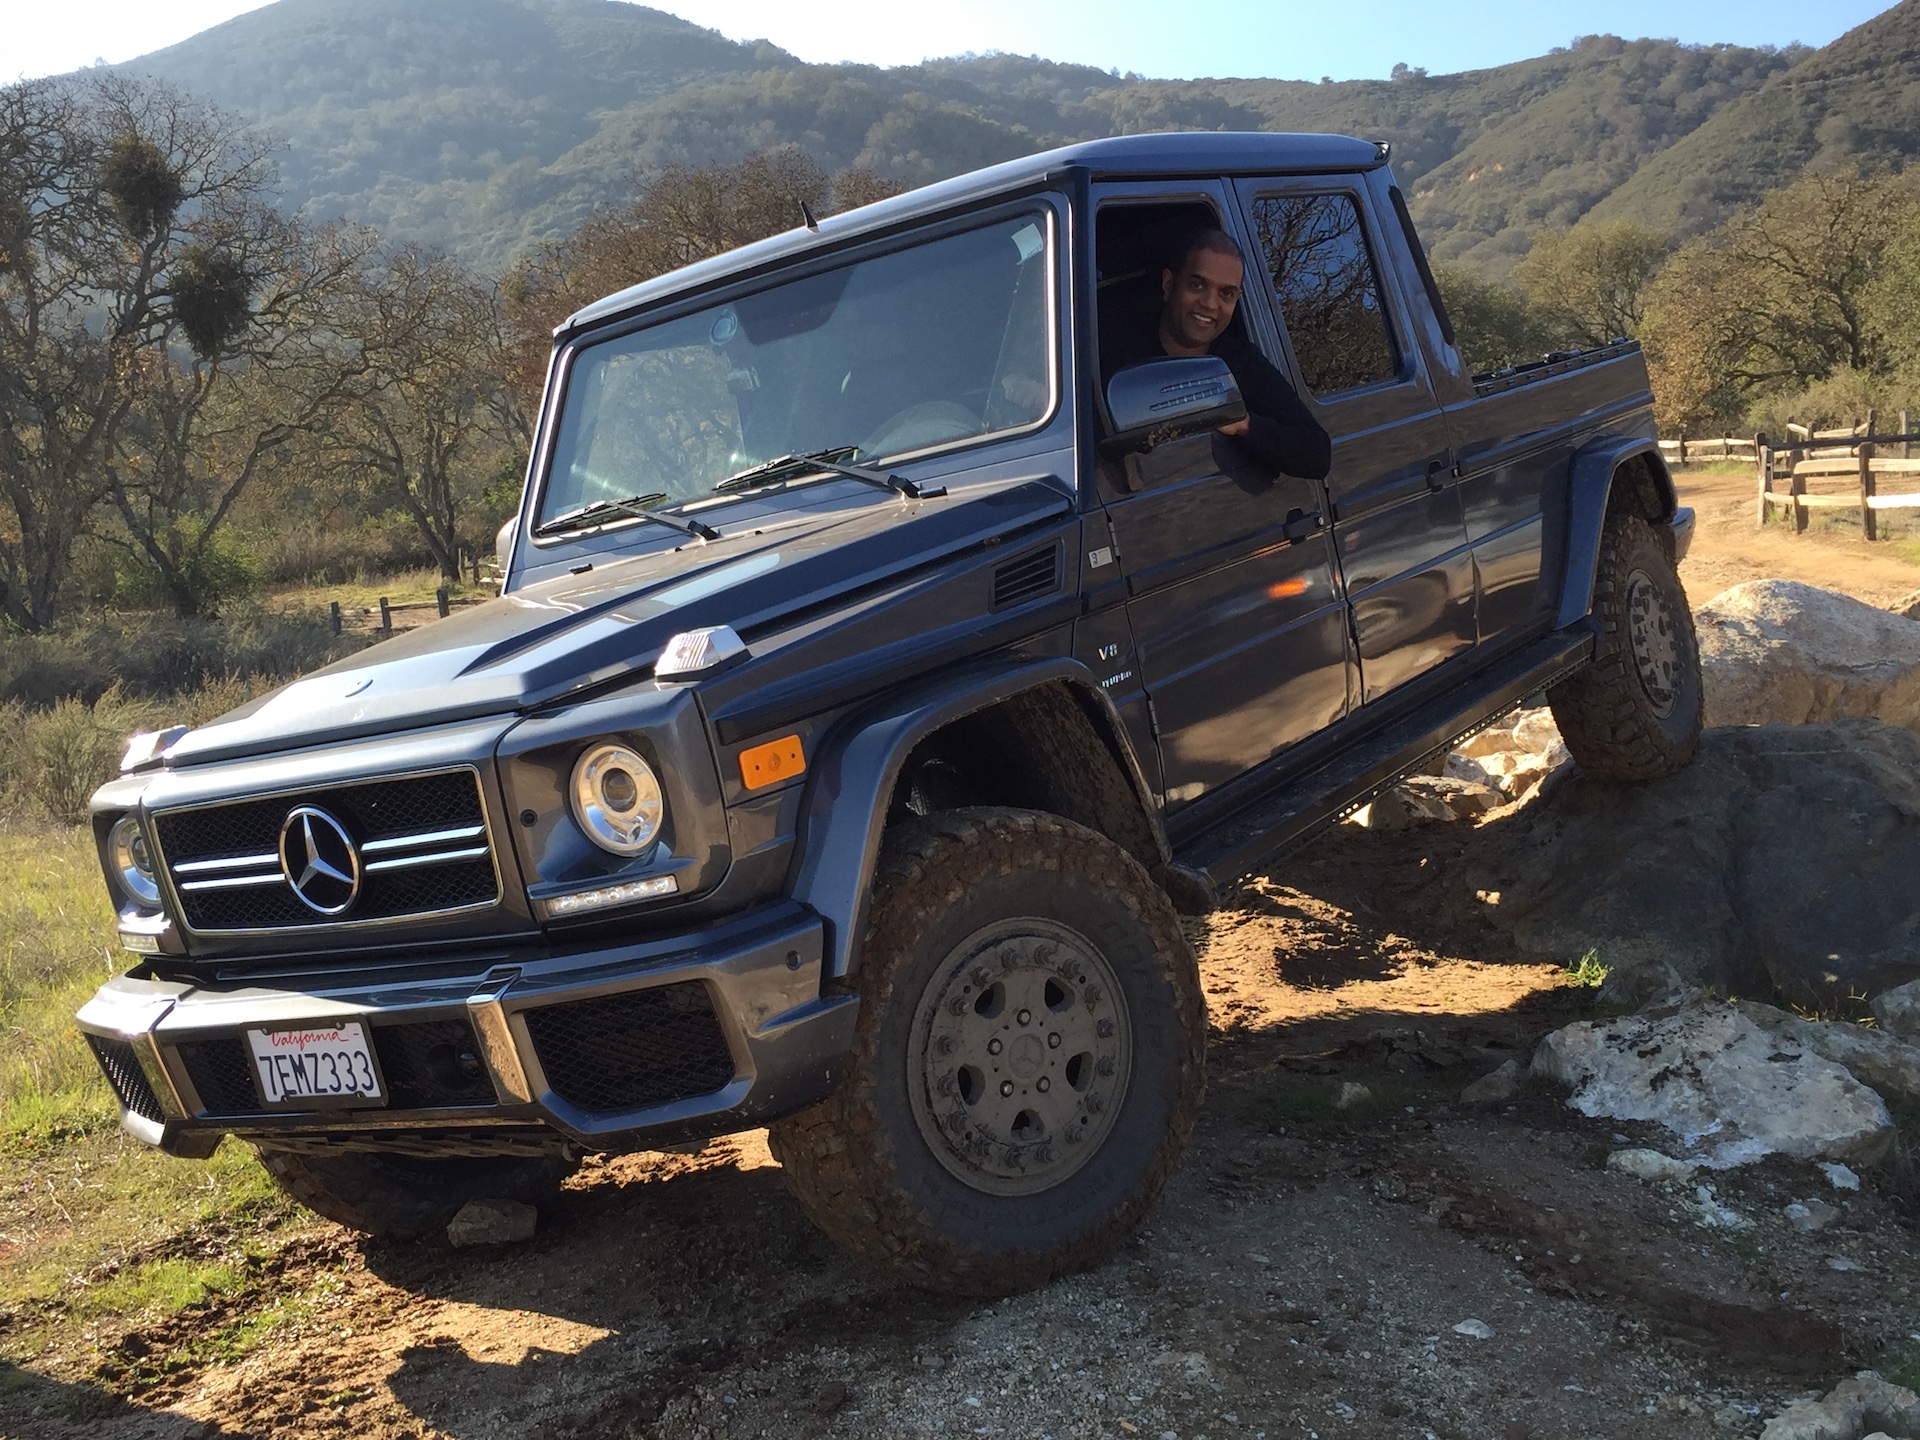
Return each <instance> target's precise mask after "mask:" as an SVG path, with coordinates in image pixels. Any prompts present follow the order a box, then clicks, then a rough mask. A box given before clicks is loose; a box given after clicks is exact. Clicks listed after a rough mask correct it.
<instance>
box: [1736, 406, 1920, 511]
mask: <svg viewBox="0 0 1920 1440" xmlns="http://www.w3.org/2000/svg"><path fill="white" fill-rule="evenodd" d="M1876 418H1877V417H1876V416H1875V414H1874V413H1873V412H1872V411H1869V412H1868V413H1867V418H1866V421H1865V423H1864V424H1859V425H1853V426H1849V427H1847V428H1845V429H1838V430H1811V429H1809V428H1808V427H1806V426H1803V425H1789V426H1788V430H1789V433H1790V434H1791V435H1792V436H1793V437H1794V438H1793V439H1792V440H1791V441H1790V443H1788V444H1785V445H1769V444H1767V443H1766V436H1764V435H1761V436H1756V437H1755V440H1756V444H1755V450H1756V452H1757V459H1756V466H1757V470H1758V474H1759V486H1760V490H1759V497H1758V507H1757V513H1756V516H1755V520H1754V523H1755V524H1756V525H1765V524H1766V523H1767V520H1768V518H1769V517H1770V516H1771V515H1772V513H1773V512H1774V511H1775V510H1776V509H1778V510H1784V511H1786V512H1787V513H1788V514H1789V515H1790V516H1791V517H1792V519H1793V528H1794V529H1795V530H1796V531H1802V530H1805V529H1806V528H1807V514H1808V512H1809V511H1812V510H1854V509H1857V510H1858V511H1859V512H1860V528H1861V530H1862V531H1863V532H1864V533H1865V535H1866V538H1867V539H1869V540H1877V539H1879V538H1880V527H1879V519H1878V516H1879V513H1880V512H1881V511H1882V510H1916V509H1920V457H1916V456H1915V455H1914V445H1915V443H1916V442H1920V434H1915V433H1913V432H1912V431H1911V430H1910V429H1909V426H1908V419H1907V412H1906V411H1904V410H1902V411H1901V412H1900V431H1899V433H1898V434H1894V435H1879V434H1876V433H1874V421H1875V419H1876ZM1882 480H1886V481H1887V482H1889V484H1890V485H1892V486H1898V487H1900V488H1897V489H1887V490H1884V491H1883V490H1882V488H1881V481H1882ZM1777 483H1778V484H1784V486H1785V488H1784V489H1776V488H1775V485H1776V484H1777Z"/></svg>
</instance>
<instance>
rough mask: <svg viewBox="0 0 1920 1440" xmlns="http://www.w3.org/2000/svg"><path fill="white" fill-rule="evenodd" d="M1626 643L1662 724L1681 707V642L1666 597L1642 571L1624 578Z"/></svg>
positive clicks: (1650, 703) (1644, 688)
mask: <svg viewBox="0 0 1920 1440" xmlns="http://www.w3.org/2000/svg"><path fill="white" fill-rule="evenodd" d="M1627 643H1628V646H1629V647H1630V648H1631V649H1632V651H1633V668H1634V673H1635V674H1637V675H1638V676H1639V677H1640V688H1641V689H1642V690H1643V691H1645V692H1646V696H1647V703H1648V704H1649V705H1651V706H1652V707H1653V713H1654V714H1655V715H1657V716H1659V717H1660V718H1661V719H1662V720H1665V719H1666V718H1667V717H1668V716H1670V715H1672V714H1673V712H1674V707H1675V706H1677V705H1678V704H1679V703H1680V641H1679V637H1678V635H1677V634H1676V633H1675V626H1674V621H1673V613H1672V612H1671V611H1670V610H1669V609H1668V608H1667V602H1666V597H1665V596H1664V595H1662V594H1661V592H1660V587H1659V585H1658V584H1657V583H1656V582H1655V581H1654V578H1653V577H1652V576H1651V575H1649V574H1647V572H1646V571H1644V570H1635V571H1633V572H1632V573H1631V574H1629V575H1628V576H1627Z"/></svg>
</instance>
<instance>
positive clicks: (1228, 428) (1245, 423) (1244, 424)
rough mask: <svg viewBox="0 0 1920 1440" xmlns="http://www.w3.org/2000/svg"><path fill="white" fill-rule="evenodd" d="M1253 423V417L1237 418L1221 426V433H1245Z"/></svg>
mask: <svg viewBox="0 0 1920 1440" xmlns="http://www.w3.org/2000/svg"><path fill="white" fill-rule="evenodd" d="M1252 423H1253V422H1252V419H1251V418H1248V419H1244V420H1236V421H1234V422H1233V424H1231V425H1222V426H1221V427H1220V433H1221V434H1222V435H1244V434H1246V433H1247V430H1248V428H1249V427H1250V426H1251V425H1252Z"/></svg>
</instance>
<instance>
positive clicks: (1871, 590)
mask: <svg viewBox="0 0 1920 1440" xmlns="http://www.w3.org/2000/svg"><path fill="white" fill-rule="evenodd" d="M1676 478H1677V480H1678V482H1679V489H1680V503H1681V504H1682V505H1691V506H1692V507H1693V509H1694V514H1695V516H1696V517H1697V518H1696V520H1695V531H1694V541H1693V549H1692V552H1691V553H1690V554H1689V555H1688V556H1687V558H1686V560H1685V561H1684V562H1682V564H1681V567H1680V578H1681V580H1682V581H1683V582H1685V584H1686V587H1687V594H1688V596H1689V597H1691V599H1692V600H1693V603H1694V604H1695V605H1702V604H1705V603H1706V602H1707V601H1708V600H1711V599H1712V598H1713V597H1714V596H1715V595H1718V594H1719V593H1720V592H1721V591H1722V590H1725V589H1727V588H1728V587H1729V586H1733V585H1738V584H1740V583H1741V582H1742V581H1743V580H1764V579H1770V578H1771V579H1779V580H1801V581H1804V582H1805V583H1807V584H1809V585H1821V586H1825V587H1826V588H1827V589H1829V590H1841V591H1844V592H1846V593H1847V594H1849V595H1852V596H1855V597H1856V598H1858V599H1861V600H1865V601H1867V602H1868V603H1869V604H1873V605H1886V604H1890V603H1891V602H1893V601H1894V600H1897V599H1900V598H1901V597H1902V596H1905V595H1910V594H1912V593H1913V591H1915V590H1916V589H1920V565H1916V564H1915V563H1914V558H1913V557H1915V556H1916V554H1920V545H1916V544H1915V543H1914V539H1913V537H1912V535H1911V534H1908V535H1907V536H1906V538H1904V539H1889V540H1880V541H1875V542H1873V543H1871V544H1869V543H1868V542H1867V541H1866V540H1864V539H1862V538H1861V537H1860V533H1859V530H1858V528H1857V527H1855V528H1854V529H1852V530H1846V529H1840V528H1835V529H1832V530H1828V529H1824V528H1810V529H1808V530H1807V531H1806V532H1805V533H1804V534H1798V535H1796V534H1795V533H1794V530H1793V527H1792V526H1791V525H1788V524H1786V523H1785V522H1783V521H1780V520H1778V519H1776V520H1775V521H1774V522H1773V523H1771V524H1769V525H1768V526H1767V527H1766V528H1765V529H1764V530H1763V529H1760V528H1758V527H1757V526H1755V524H1754V523H1753V521H1754V491H1755V481H1754V477H1753V474H1752V473H1751V472H1750V471H1741V472H1739V473H1735V474H1724V473H1718V470H1717V467H1716V470H1715V471H1695V470H1686V471H1682V472H1681V473H1680V475H1679V476H1678V477H1676ZM1889 513H1891V512H1889ZM1838 523H1839V522H1837V521H1836V524H1838ZM1898 523H1904V522H1897V521H1883V522H1882V524H1883V525H1885V526H1887V527H1888V528H1891V527H1892V526H1893V525H1894V524H1898Z"/></svg>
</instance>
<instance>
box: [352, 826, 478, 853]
mask: <svg viewBox="0 0 1920 1440" xmlns="http://www.w3.org/2000/svg"><path fill="white" fill-rule="evenodd" d="M486 833H487V827H486V826H484V825H468V826H465V827H463V828H462V829H459V830H429V831H426V832H424V833H423V834H419V835H396V836H394V837H393V838H392V839H390V840H369V841H368V842H367V843H366V844H364V845H362V846H361V847H360V853H361V854H362V855H378V854H380V853H381V852H383V851H386V850H407V849H411V848H412V847H413V846H415V845H438V844H440V843H441V842H442V841H446V840H471V839H473V838H474V837H475V836H478V835H484V834H486Z"/></svg>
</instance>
